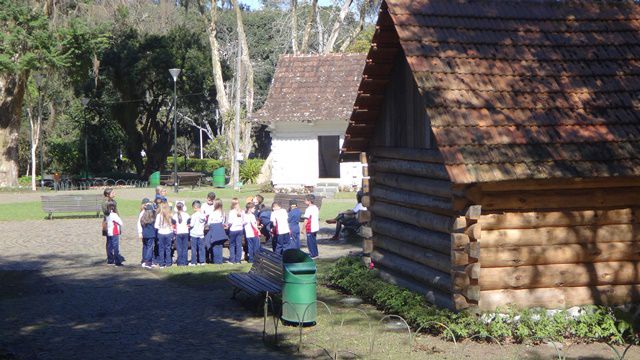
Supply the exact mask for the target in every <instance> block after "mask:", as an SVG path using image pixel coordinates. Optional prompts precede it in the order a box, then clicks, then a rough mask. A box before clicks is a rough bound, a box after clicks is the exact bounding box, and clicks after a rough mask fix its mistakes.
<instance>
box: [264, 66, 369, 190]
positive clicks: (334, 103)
mask: <svg viewBox="0 0 640 360" xmlns="http://www.w3.org/2000/svg"><path fill="white" fill-rule="evenodd" d="M365 58H366V56H365V55H364V54H331V55H297V56H292V55H284V56H282V57H281V58H280V60H279V61H278V66H277V68H276V72H275V74H274V77H273V82H272V84H271V88H270V90H269V95H268V97H267V100H266V102H265V104H264V106H263V107H262V109H260V111H258V112H257V113H256V115H255V116H254V119H255V120H256V121H259V122H261V123H264V124H268V126H269V131H270V132H271V158H272V169H271V181H272V182H273V184H274V186H275V187H276V188H298V187H303V186H313V187H317V186H322V187H326V186H332V185H333V186H338V185H339V186H356V187H357V186H359V185H360V183H361V179H362V169H361V165H360V162H359V161H356V162H343V163H340V162H339V155H340V148H341V147H342V143H343V141H344V134H345V130H346V129H347V125H348V122H347V121H348V119H349V118H350V116H351V112H352V111H353V106H354V101H355V98H356V95H357V92H358V85H359V83H360V80H361V78H362V71H363V69H364V64H365Z"/></svg>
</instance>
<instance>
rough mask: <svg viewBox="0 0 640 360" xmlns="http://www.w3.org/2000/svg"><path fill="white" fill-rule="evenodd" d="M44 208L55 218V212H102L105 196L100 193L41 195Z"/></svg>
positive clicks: (50, 216) (51, 217)
mask: <svg viewBox="0 0 640 360" xmlns="http://www.w3.org/2000/svg"><path fill="white" fill-rule="evenodd" d="M40 198H41V200H42V210H43V211H44V212H46V213H48V214H49V216H48V218H49V219H53V214H54V213H79V212H92V213H95V214H96V217H99V216H100V215H101V213H102V202H103V197H102V195H100V194H91V195H89V194H83V195H56V196H41V197H40Z"/></svg>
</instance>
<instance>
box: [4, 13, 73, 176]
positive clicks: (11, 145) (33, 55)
mask: <svg viewBox="0 0 640 360" xmlns="http://www.w3.org/2000/svg"><path fill="white" fill-rule="evenodd" d="M33 5H35V4H32V3H30V2H26V1H24V2H23V1H18V2H15V1H11V0H0V28H2V30H1V31H0V149H3V150H2V153H1V154H0V186H16V185H17V183H18V163H17V162H18V133H19V130H20V122H21V117H22V104H23V101H24V96H25V87H26V84H27V80H28V78H29V75H30V73H31V71H32V70H34V69H40V68H44V67H54V66H62V65H64V63H65V60H66V55H65V54H64V53H63V52H62V51H61V49H60V48H58V47H57V46H56V44H58V43H59V42H58V41H55V33H54V32H53V31H52V30H51V29H50V28H49V21H48V18H47V17H46V16H45V14H44V13H43V12H42V11H41V9H40V7H39V6H33Z"/></svg>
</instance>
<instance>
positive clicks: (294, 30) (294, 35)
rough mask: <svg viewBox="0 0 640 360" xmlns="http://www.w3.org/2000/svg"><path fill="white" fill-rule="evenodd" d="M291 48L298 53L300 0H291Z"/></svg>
mask: <svg viewBox="0 0 640 360" xmlns="http://www.w3.org/2000/svg"><path fill="white" fill-rule="evenodd" d="M291 50H292V51H293V55H298V53H299V51H298V1H297V0H291Z"/></svg>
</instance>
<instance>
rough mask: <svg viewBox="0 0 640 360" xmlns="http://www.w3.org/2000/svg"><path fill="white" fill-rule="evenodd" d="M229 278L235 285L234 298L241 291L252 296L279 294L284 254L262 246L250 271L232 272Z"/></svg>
mask: <svg viewBox="0 0 640 360" xmlns="http://www.w3.org/2000/svg"><path fill="white" fill-rule="evenodd" d="M227 280H228V281H229V282H230V283H231V285H233V287H234V288H233V298H235V297H236V295H237V294H238V293H239V292H240V291H244V292H245V293H247V294H248V295H251V296H259V295H263V294H264V295H265V296H267V295H277V294H280V293H281V292H282V255H278V254H276V253H274V252H273V251H270V250H267V249H264V248H260V250H258V254H256V257H255V259H254V261H253V266H251V270H249V272H248V273H231V274H229V275H227Z"/></svg>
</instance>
